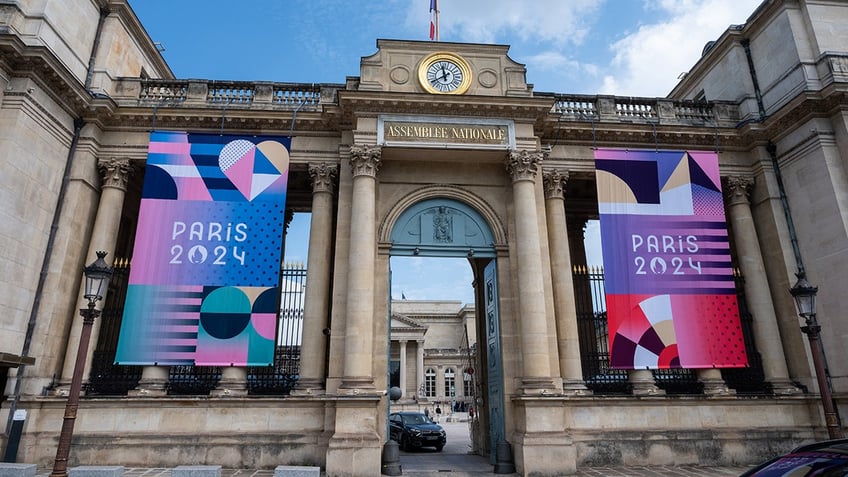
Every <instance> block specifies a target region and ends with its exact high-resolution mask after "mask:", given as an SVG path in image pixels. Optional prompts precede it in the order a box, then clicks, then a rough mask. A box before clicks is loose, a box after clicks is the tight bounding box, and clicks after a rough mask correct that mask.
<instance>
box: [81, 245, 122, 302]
mask: <svg viewBox="0 0 848 477" xmlns="http://www.w3.org/2000/svg"><path fill="white" fill-rule="evenodd" d="M105 257H106V252H97V260H95V261H94V262H92V263H91V265H89V266H87V267H85V268H84V269H83V273H85V294H84V295H83V297H84V298H85V299H87V300H88V301H89V302H90V303H93V302H96V301H97V300H100V299H101V298H103V293H104V292H105V291H106V288H107V287H108V286H109V279H110V278H111V277H112V272H113V271H114V269H113V268H112V267H110V266H109V265H108V264H107V263H106V260H104V258H105Z"/></svg>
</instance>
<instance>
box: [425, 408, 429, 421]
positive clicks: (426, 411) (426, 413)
mask: <svg viewBox="0 0 848 477" xmlns="http://www.w3.org/2000/svg"><path fill="white" fill-rule="evenodd" d="M424 417H426V418H427V419H430V408H428V407H425V408H424Z"/></svg>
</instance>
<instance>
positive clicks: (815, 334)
mask: <svg viewBox="0 0 848 477" xmlns="http://www.w3.org/2000/svg"><path fill="white" fill-rule="evenodd" d="M796 276H797V277H798V281H797V282H795V285H793V286H792V288H790V289H789V293H791V294H792V297H793V298H794V299H795V305H796V306H797V307H798V314H799V315H801V316H802V317H803V318H804V321H805V322H806V323H805V325H804V326H802V327H801V331H802V332H804V334H805V335H807V339H808V340H809V341H810V352H811V353H812V354H813V366H814V367H815V371H816V380H817V381H818V384H819V393H820V395H821V401H822V408H823V409H824V421H825V425H826V426H827V433H828V435H829V436H830V438H831V439H839V438H841V437H842V431H841V430H840V429H839V423H838V422H837V419H836V410H835V408H834V407H833V399H832V398H831V396H830V386H829V385H828V383H827V377H826V376H825V373H824V359H823V357H822V349H821V344H820V342H819V336H820V335H821V326H819V324H818V322H817V321H816V293H817V292H818V291H819V288H818V287H814V286H813V285H811V284H810V282H808V281H807V278H806V276H805V273H804V272H803V271H802V272H799V273H797V274H796Z"/></svg>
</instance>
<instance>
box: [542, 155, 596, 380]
mask: <svg viewBox="0 0 848 477" xmlns="http://www.w3.org/2000/svg"><path fill="white" fill-rule="evenodd" d="M542 178H543V180H544V185H545V219H546V222H547V225H548V248H549V249H550V251H551V269H552V270H551V278H552V280H553V289H554V312H555V313H556V329H557V344H558V347H559V373H560V376H561V377H562V388H563V391H564V392H565V393H567V394H587V393H588V392H589V390H588V389H586V385H585V384H583V368H582V367H581V365H580V340H579V339H578V334H577V307H576V306H575V302H574V280H573V279H572V275H571V255H570V253H569V244H568V233H567V232H566V226H565V183H566V182H567V181H568V171H563V172H560V171H559V170H552V171H546V172H544V173H543V175H542Z"/></svg>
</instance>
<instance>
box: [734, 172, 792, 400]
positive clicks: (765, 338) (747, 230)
mask: <svg viewBox="0 0 848 477" xmlns="http://www.w3.org/2000/svg"><path fill="white" fill-rule="evenodd" d="M724 184H725V187H724V192H725V197H726V200H727V213H728V217H727V219H728V221H729V222H730V224H731V229H732V230H733V239H734V240H733V243H734V245H735V248H736V257H737V259H738V261H739V268H740V269H742V274H743V275H744V276H745V300H746V301H747V303H748V308H749V310H750V312H751V315H752V316H753V318H754V320H753V325H754V342H755V343H756V344H757V351H759V352H760V355H761V356H762V362H763V374H764V375H765V379H766V380H767V381H768V382H770V383H771V385H772V389H773V390H774V393H775V394H794V393H797V392H798V389H797V388H796V387H795V386H793V385H792V382H791V380H790V379H789V371H788V369H787V366H786V356H785V355H784V354H783V346H782V345H781V343H782V342H781V339H780V330H779V328H778V324H777V314H776V313H775V311H774V306H773V304H772V300H771V293H770V291H769V288H768V280H767V278H766V271H765V265H764V264H763V254H762V252H761V250H760V243H759V241H758V239H757V229H756V228H755V227H754V217H753V215H752V214H751V205H750V202H749V200H748V192H749V191H750V189H751V187H752V186H753V185H754V179H753V178H751V177H746V176H730V177H727V178H725V181H724Z"/></svg>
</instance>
